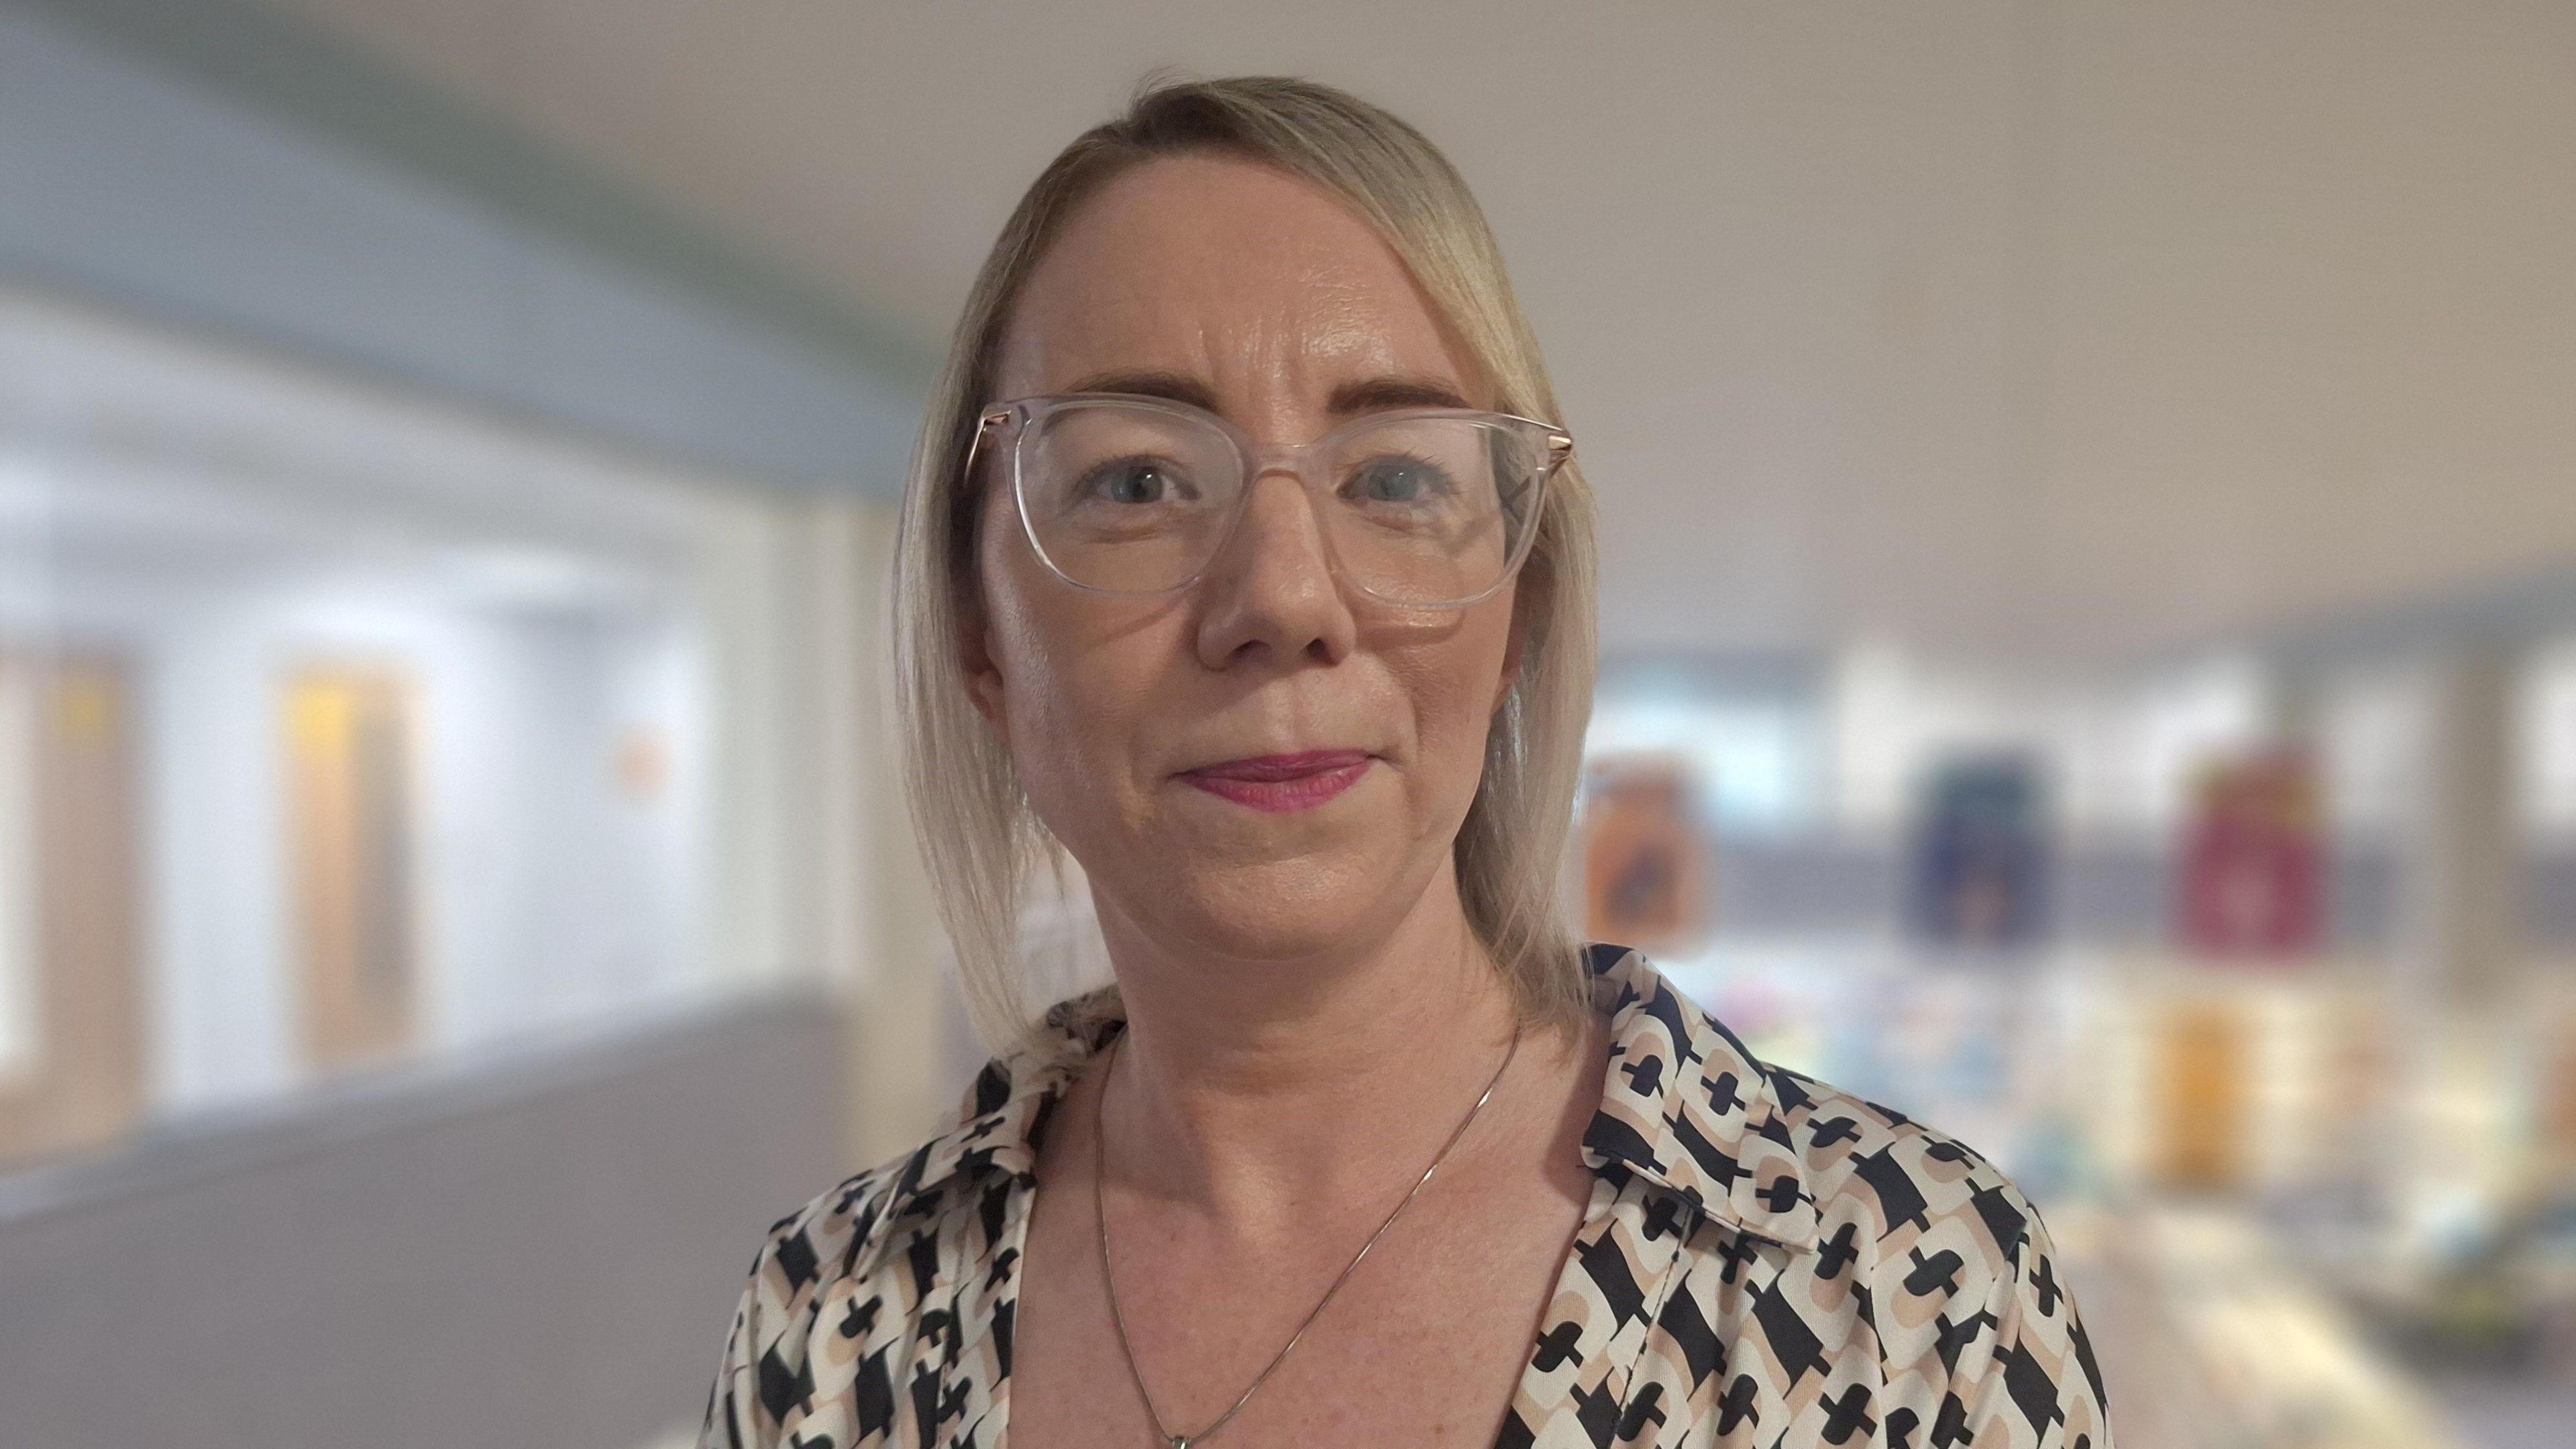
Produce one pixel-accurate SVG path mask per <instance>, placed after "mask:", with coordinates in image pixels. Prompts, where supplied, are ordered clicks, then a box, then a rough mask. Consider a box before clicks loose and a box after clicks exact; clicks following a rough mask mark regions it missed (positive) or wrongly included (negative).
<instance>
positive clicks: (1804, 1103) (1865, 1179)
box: [1763, 1066, 2037, 1273]
mask: <svg viewBox="0 0 2576 1449" xmlns="http://www.w3.org/2000/svg"><path fill="white" fill-rule="evenodd" d="M1763 1071H1764V1073H1765V1074H1766V1075H1767V1076H1768V1077H1769V1078H1770V1081H1771V1088H1772V1093H1773V1095H1774V1097H1775V1098H1776V1099H1777V1101H1778V1103H1779V1110H1778V1121H1779V1126H1780V1135H1785V1136H1786V1137H1787V1139H1788V1142H1789V1144H1790V1145H1791V1146H1792V1147H1793V1148H1794V1150H1795V1151H1796V1152H1797V1154H1798V1161H1799V1166H1800V1168H1801V1172H1802V1175H1803V1176H1804V1177H1805V1179H1806V1182H1807V1186H1808V1191H1809V1192H1810V1193H1812V1194H1813V1195H1814V1197H1815V1202H1816V1208H1817V1213H1818V1216H1819V1217H1820V1218H1821V1219H1822V1224H1821V1225H1822V1228H1823V1234H1824V1238H1825V1240H1826V1241H1827V1242H1831V1241H1832V1240H1834V1239H1835V1238H1836V1237H1837V1235H1838V1234H1839V1233H1840V1231H1841V1230H1842V1229H1843V1228H1848V1229H1850V1232H1849V1234H1848V1236H1849V1238H1850V1239H1851V1240H1852V1241H1854V1242H1855V1243H1861V1242H1865V1243H1874V1244H1886V1245H1889V1246H1890V1247H1891V1249H1893V1248H1896V1247H1899V1246H1901V1247H1903V1248H1905V1249H1909V1250H1910V1249H1912V1248H1914V1247H1918V1246H1922V1245H1923V1244H1924V1242H1925V1240H1926V1239H1927V1238H1938V1239H1939V1240H1940V1241H1941V1245H1942V1246H1941V1247H1940V1248H1937V1249H1934V1250H1933V1251H1936V1252H1938V1251H1953V1252H1957V1253H1958V1254H1959V1255H1960V1256H1961V1258H1962V1263H1961V1267H1962V1268H1963V1269H1973V1270H1982V1271H1983V1272H1987V1273H1994V1272H2003V1271H2008V1270H2009V1269H2010V1268H2011V1266H2012V1265H2013V1263H2014V1262H2015V1261H2016V1260H2017V1259H2018V1257H2019V1255H2020V1254H2021V1252H2022V1250H2023V1248H2024V1246H2025V1245H2026V1244H2027V1243H2028V1242H2029V1240H2030V1238H2031V1236H2032V1233H2033V1231H2034V1224H2035V1223H2036V1221H2037V1214H2036V1212H2035V1211H2034V1210H2033V1208H2032V1207H2031V1204H2030V1200H2029V1199H2028V1198H2026V1197H2024V1196H2023V1194H2022V1191H2021V1189H2020V1188H2019V1187H2017V1186H2016V1185H2014V1183H2013V1182H2012V1180H2011V1179H2010V1178H2008V1177H2006V1176H2005V1175H2004V1172H2003V1170H2002V1169H2001V1168H1999V1167H1997V1166H1996V1165H1995V1164H1994V1162H1993V1160H1992V1159H1990V1158H1988V1157H1987V1156H1986V1155H1985V1154H1984V1153H1982V1152H1980V1151H1978V1150H1977V1149H1976V1148H1973V1147H1971V1146H1969V1145H1968V1144H1967V1143H1965V1142H1962V1141H1960V1140H1959V1139H1958V1138H1956V1137H1953V1136H1951V1135H1949V1134H1948V1133H1946V1132H1943V1131H1940V1130H1939V1129H1937V1128H1934V1127H1932V1126H1930V1125H1928V1124H1926V1123H1923V1122H1920V1121H1917V1120H1915V1119H1914V1118H1912V1117H1909V1116H1907V1115H1906V1114H1905V1113H1903V1112H1900V1111H1898V1110H1897V1109H1895V1108H1893V1107H1888V1106H1882V1105H1881V1104H1879V1103H1877V1102H1872V1101H1870V1100H1868V1099H1867V1098H1864V1097H1861V1096H1858V1095H1856V1094H1854V1093H1851V1092H1847V1091H1844V1090H1843V1089H1842V1088H1840V1087H1836V1086H1833V1085H1832V1084H1830V1083H1827V1082H1822V1081H1818V1080H1817V1079H1816V1078H1814V1077H1810V1076H1808V1075H1806V1074H1805V1073H1803V1072H1796V1071H1791V1070H1789V1069H1788V1068H1785V1067H1778V1066H1766V1067H1764V1068H1763Z"/></svg>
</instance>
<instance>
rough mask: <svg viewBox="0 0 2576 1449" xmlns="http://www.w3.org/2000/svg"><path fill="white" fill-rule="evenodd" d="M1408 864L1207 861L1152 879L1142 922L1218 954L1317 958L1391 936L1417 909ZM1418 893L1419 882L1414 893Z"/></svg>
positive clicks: (1142, 903) (1159, 934)
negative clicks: (1405, 884)
mask: <svg viewBox="0 0 2576 1449" xmlns="http://www.w3.org/2000/svg"><path fill="white" fill-rule="evenodd" d="M1405 865H1406V863H1405V862H1402V861H1394V860H1377V859H1364V858H1347V859H1343V860H1336V861H1325V860H1318V859H1317V858H1315V857H1314V856H1311V855H1307V856H1298V857H1292V858H1288V859H1282V860H1274V861H1267V862H1260V863H1242V864H1233V865H1227V864H1222V863H1219V862H1215V861H1209V860H1206V859H1205V858H1203V857H1202V858H1201V859H1199V860H1198V861H1197V862H1196V863H1194V864H1192V865H1188V866H1184V867H1182V868H1181V869H1180V870H1178V871H1172V872H1167V873H1166V874H1165V875H1164V876H1163V878H1161V879H1159V880H1156V881H1153V882H1152V883H1151V884H1150V886H1149V893H1148V895H1147V897H1146V898H1145V899H1144V900H1142V901H1140V902H1138V903H1137V904H1138V906H1139V909H1138V910H1137V912H1136V924H1137V925H1138V926H1140V927H1141V928H1143V929H1144V930H1145V931H1147V932H1148V933H1149V934H1151V935H1153V936H1156V937H1159V938H1162V939H1166V940H1172V941H1186V942H1189V943H1191V944H1192V945H1194V946H1196V947H1197V948H1199V949H1202V950H1205V951H1208V952H1210V953H1211V954H1215V955H1221V956H1228V957H1233V958H1235V959H1238V960H1251V961H1285V960H1294V959H1297V958H1299V957H1305V956H1313V955H1318V954H1322V953H1325V952H1329V951H1332V950H1334V949H1336V948H1339V947H1341V946H1344V945H1346V944H1347V943H1349V942H1350V941H1352V940H1353V939H1355V938H1358V937H1361V936H1365V935H1368V934H1372V933H1374V932H1377V931H1381V930H1385V929H1387V928H1388V927H1390V926H1391V925H1392V924H1393V923H1394V922H1395V921H1396V920H1397V919H1399V918H1401V917H1402V915H1403V914H1404V910H1405V908H1406V906H1407V905H1408V904H1409V903H1410V901H1409V895H1408V894H1407V893H1405V892H1403V890H1402V888H1401V887H1400V886H1399V885H1398V884H1397V883H1398V881H1399V880H1400V879H1401V878H1403V877H1406V876H1409V875H1410V874H1411V872H1409V871H1407V870H1406V869H1405ZM1418 893H1419V883H1416V885H1415V889H1414V891H1413V892H1412V893H1411V894H1418Z"/></svg>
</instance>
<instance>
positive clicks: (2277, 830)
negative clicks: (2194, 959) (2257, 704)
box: [2175, 747, 2323, 956]
mask: <svg viewBox="0 0 2576 1449" xmlns="http://www.w3.org/2000/svg"><path fill="white" fill-rule="evenodd" d="M2317 820H2318V816H2317V783H2316V770H2315V766H2314V764H2313V763H2312V762H2311V761H2310V760H2309V758H2308V756H2307V755H2306V754H2305V753H2304V752H2303V751H2300V750H2297V749H2293V748H2286V747H2284V748H2272V749H2265V750H2262V751H2258V752H2256V753H2253V754H2250V755H2245V756H2242V757H2238V758H2234V759H2227V760H2221V761H2218V762H2216V763H2213V764H2211V765H2210V766H2209V767H2207V768H2206V769H2204V770H2203V771H2202V772H2201V774H2200V777H2199V780H2198V782H2197V785H2196V788H2195V790H2194V792H2193V802H2192V815H2191V819H2190V821H2189V823H2188V824H2187V825H2186V826H2185V827H2184V834H2183V841H2182V864H2181V872H2180V885H2181V889H2180V890H2179V891H2178V892H2177V894H2176V897H2175V899H2176V905H2177V914H2178V919H2177V920H2176V922H2175V926H2176V932H2177V934H2178V935H2179V936H2180V938H2181V941H2182V944H2183V945H2184V946H2185V947H2186V948H2188V949H2190V950H2194V951H2200V952H2205V953H2208V954H2211V955H2221V956H2245V955H2265V956H2286V955H2303V954H2306V953H2309V952H2313V951H2315V950H2316V949H2317V948H2318V946H2319V944H2320V937H2321V935H2322V910H2321V906H2322V902H2321V899H2320V895H2321V892H2320V890H2319V878H2320V872H2321V860H2320V857H2321V855H2322V853H2323V852H2322V847H2321V845H2320V843H2319V840H2318V833H2317Z"/></svg>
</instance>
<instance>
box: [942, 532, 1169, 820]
mask: <svg viewBox="0 0 2576 1449" xmlns="http://www.w3.org/2000/svg"><path fill="white" fill-rule="evenodd" d="M1032 566H1033V567H1034V564H1033V565H1032ZM984 578H985V579H986V581H987V583H986V588H985V600H986V606H987V608H988V609H989V610H990V611H991V629H990V639H991V647H992V650H993V664H994V667H995V669H996V670H997V671H998V672H999V674H1000V675H1001V681H1002V713H1003V721H1004V725H1005V730H1006V733H1005V738H1006V739H1007V741H1008V743H1009V745H1010V750H1011V761H1012V766H1013V768H1014V769H1015V770H1016V771H1017V773H1018V775H1019V778H1020V783H1021V786H1022V788H1023V789H1025V790H1026V791H1027V792H1028V795H1029V801H1030V804H1031V805H1033V806H1034V807H1036V809H1037V811H1038V813H1039V817H1040V818H1041V819H1043V820H1045V821H1046V823H1047V826H1048V828H1049V829H1051V830H1053V831H1055V832H1056V834H1057V836H1058V837H1059V838H1061V839H1064V840H1065V841H1066V842H1067V843H1068V844H1071V843H1073V842H1074V841H1075V840H1077V839H1079V838H1081V837H1084V836H1088V835H1092V834H1095V833H1097V826H1096V825H1095V824H1092V823H1090V822H1092V821H1095V820H1097V819H1098V818H1100V817H1103V816H1105V815H1108V814H1113V813H1120V812H1123V811H1125V810H1126V808H1127V802H1126V799H1125V797H1126V795H1127V793H1128V792H1127V791H1126V790H1125V788H1124V782H1125V780H1126V778H1127V775H1128V773H1129V772H1128V771H1127V769H1126V768H1125V765H1126V762H1127V759H1128V756H1129V754H1130V751H1129V749H1128V742H1129V740H1130V739H1131V738H1132V726H1133V725H1134V723H1135V721H1134V720H1133V718H1132V715H1133V714H1134V712H1135V711H1137V710H1139V709H1141V708H1143V707H1144V705H1145V703H1146V702H1147V701H1148V700H1149V699H1150V697H1151V695H1152V689H1151V684H1152V676H1153V674H1154V673H1155V670H1154V669H1153V667H1152V666H1151V663H1150V657H1149V656H1151V655H1152V653H1153V652H1154V651H1155V650H1156V649H1157V648H1167V647H1168V646H1167V645H1165V644H1162V643H1161V642H1160V641H1158V640H1155V639H1152V638H1149V637H1147V636H1148V635H1149V634H1150V633H1151V632H1152V631H1150V630H1136V629H1133V628H1127V629H1111V628H1107V627H1104V624H1105V623H1106V622H1107V621H1105V620H1104V619H1103V618H1102V617H1101V615H1102V613H1103V611H1101V610H1099V609H1097V608H1089V607H1085V602H1086V601H1084V600H1081V599H1077V598H1073V597H1070V596H1069V591H1068V590H1066V589H1065V588H1064V587H1063V586H1062V585H1061V584H1059V583H1057V582H1056V581H1055V580H1054V579H1053V578H1051V577H1034V578H1033V577H1030V574H1029V570H1025V569H1022V568H1019V567H1017V566H1016V563H1015V561H1013V560H1011V559H1009V558H1007V557H1003V558H994V557H991V556H990V555H989V554H988V556H987V558H986V560H985V571H984Z"/></svg>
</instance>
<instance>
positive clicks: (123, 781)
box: [0, 650, 143, 1161]
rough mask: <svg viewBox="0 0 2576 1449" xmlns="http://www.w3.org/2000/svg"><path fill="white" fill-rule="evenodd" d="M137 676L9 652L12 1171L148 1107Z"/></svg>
mask: <svg viewBox="0 0 2576 1449" xmlns="http://www.w3.org/2000/svg"><path fill="white" fill-rule="evenodd" d="M126 681H127V670H126V668H125V666H124V665H123V663H122V662H121V661H119V660H117V659H114V658H112V657H109V656H105V655H94V654H83V655H73V656H65V655H56V654H45V653H37V652H33V651H24V650H0V991H5V992H6V993H7V994H8V1000H7V1004H6V1005H5V1006H0V1011H6V1012H7V1013H8V1021H7V1041H6V1045H5V1050H4V1051H0V1161H5V1160H9V1159H13V1158H25V1157H31V1156H35V1155H37V1154H40V1153H49V1152H59V1151H62V1150H65V1149H69V1148H74V1147H80V1146H85V1145H88V1144H91V1143H96V1142H101V1141H104V1140H106V1139H108V1138H110V1137H113V1136H115V1135H116V1134H118V1133H119V1132H122V1131H123V1130H125V1129H126V1127H128V1126H129V1125H130V1124H131V1123H132V1122H133V1120H134V1118H135V1116H136V1115H137V1113H139V1112H140V1111H141V1109H142V1104H143V1032H142V1010H141V1001H140V993H139V990H138V982H137V977H138V972H137V968H136V948H137V942H138V940H139V938H140V934H141V933H140V931H139V930H138V928H137V921H136V916H135V911H136V903H137V899H138V892H137V888H136V853H135V834H136V832H135V824H134V810H135V795H136V792H135V785H134V779H135V760H134V747H133V739H132V730H131V722H130V719H129V708H128V701H129V700H130V699H131V697H132V692H131V690H130V689H129V688H128V687H127V682H126Z"/></svg>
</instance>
